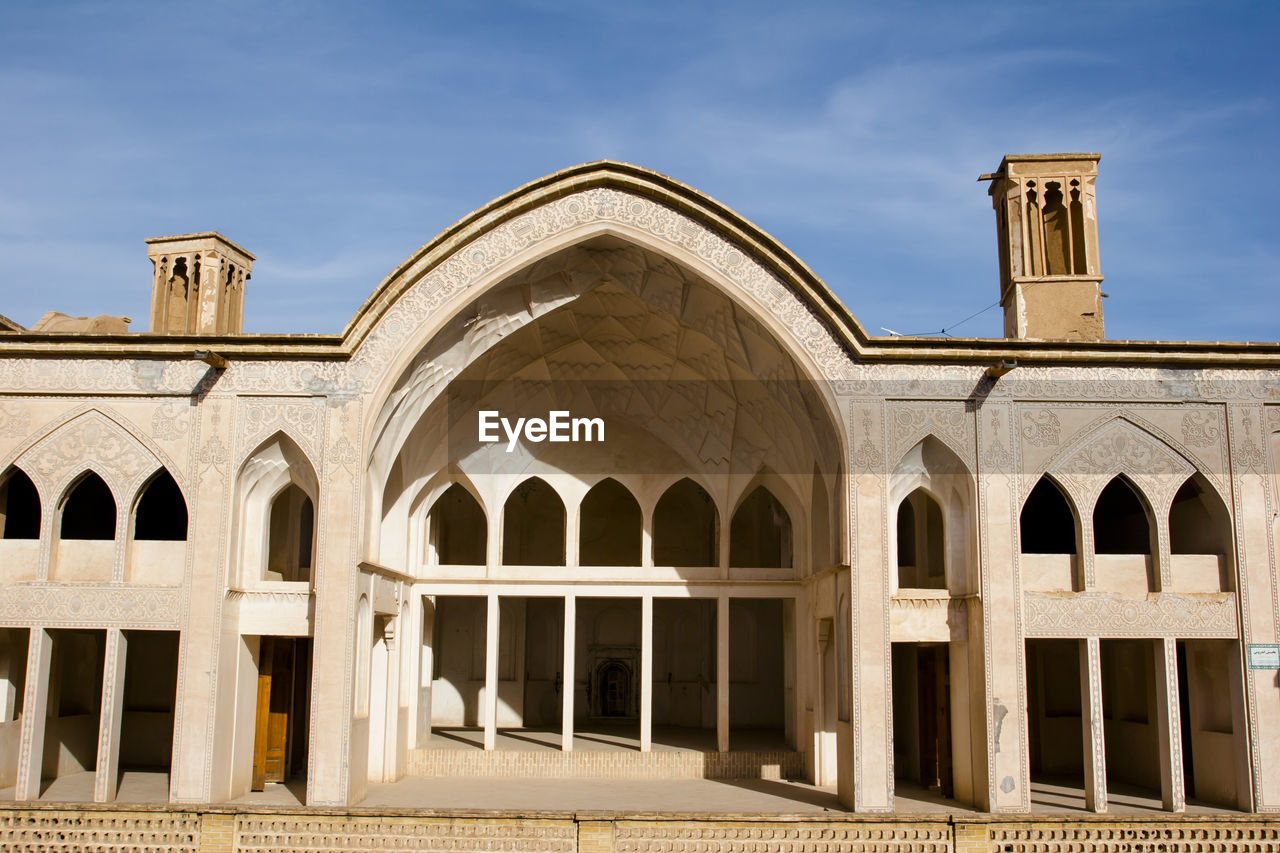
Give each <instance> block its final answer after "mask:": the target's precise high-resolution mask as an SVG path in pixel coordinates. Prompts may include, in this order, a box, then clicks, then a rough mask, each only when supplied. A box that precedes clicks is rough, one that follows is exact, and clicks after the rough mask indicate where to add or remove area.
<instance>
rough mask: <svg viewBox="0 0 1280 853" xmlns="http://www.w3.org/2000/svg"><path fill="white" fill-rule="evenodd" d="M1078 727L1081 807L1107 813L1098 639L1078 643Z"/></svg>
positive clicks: (1091, 638) (1105, 761) (1105, 757)
mask: <svg viewBox="0 0 1280 853" xmlns="http://www.w3.org/2000/svg"><path fill="white" fill-rule="evenodd" d="M1080 723H1081V725H1082V727H1083V731H1082V732H1081V740H1082V741H1083V742H1084V807H1085V808H1086V809H1088V810H1089V811H1091V812H1098V813H1102V812H1105V811H1106V810H1107V749H1106V746H1107V744H1106V731H1105V729H1104V728H1103V718H1102V655H1101V652H1100V646H1099V641H1098V638H1097V637H1090V638H1089V639H1087V640H1081V641H1080Z"/></svg>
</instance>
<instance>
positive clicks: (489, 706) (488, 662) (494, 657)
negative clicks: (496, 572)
mask: <svg viewBox="0 0 1280 853" xmlns="http://www.w3.org/2000/svg"><path fill="white" fill-rule="evenodd" d="M498 619H499V613H498V596H497V594H495V593H492V592H491V593H489V612H488V615H487V618H486V619H485V623H484V642H485V646H484V748H485V749H486V750H492V749H493V748H494V746H496V745H497V742H498Z"/></svg>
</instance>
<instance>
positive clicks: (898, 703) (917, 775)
mask: <svg viewBox="0 0 1280 853" xmlns="http://www.w3.org/2000/svg"><path fill="white" fill-rule="evenodd" d="M893 753H894V768H895V776H897V777H898V778H900V779H905V780H908V781H911V782H915V783H917V784H919V785H920V786H921V787H923V788H926V789H930V790H934V791H937V792H939V793H940V794H941V795H942V796H944V797H954V796H955V785H954V781H953V777H952V768H951V666H950V658H949V655H948V649H947V646H946V645H945V644H942V643H894V644H893Z"/></svg>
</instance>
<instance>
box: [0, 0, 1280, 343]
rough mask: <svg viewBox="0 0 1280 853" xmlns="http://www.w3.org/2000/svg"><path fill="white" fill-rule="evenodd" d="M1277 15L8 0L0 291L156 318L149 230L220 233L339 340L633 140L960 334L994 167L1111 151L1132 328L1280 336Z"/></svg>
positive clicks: (301, 325) (879, 295)
mask: <svg viewBox="0 0 1280 853" xmlns="http://www.w3.org/2000/svg"><path fill="white" fill-rule="evenodd" d="M1278 37H1280V5H1277V4H1275V3H1270V2H1257V3H1229V2H1217V3H1179V2H1101V3H1091V2H1084V3H1074V4H1069V5H1068V6H1062V5H1061V4H1042V3H981V4H963V3H936V4H931V3H892V4H875V5H873V4H860V3H853V2H834V3H793V4H784V3H778V2H771V3H754V2H724V3H719V2H683V3H663V2H649V3H637V4H631V3H622V2H603V0H602V1H601V2H584V3H571V2H564V3H561V2H551V0H529V2H502V3H498V2H493V3H483V2H456V3H455V2H419V3H407V2H406V3H379V2H364V3H359V4H355V3H350V4H336V3H322V2H300V0H298V2H287V1H286V2H269V0H268V2H240V0H210V2H204V3H200V4H185V3H178V2H167V3H140V2H137V3H135V2H85V3H63V2H56V0H55V2H42V3H26V2H12V0H10V2H6V3H5V4H4V5H3V6H0V116H2V118H0V164H2V165H0V313H3V314H6V315H8V316H10V317H12V318H13V319H15V320H17V321H18V322H20V323H23V324H27V325H29V324H31V323H33V322H35V321H36V320H37V319H38V318H39V317H40V316H41V315H42V314H43V313H44V312H45V311H46V310H50V309H56V310H60V311H64V312H66V313H69V314H77V315H85V314H97V313H114V314H128V315H130V316H132V317H133V318H134V319H135V323H134V326H133V328H134V329H135V330H145V328H146V322H147V321H146V317H147V305H148V299H149V291H150V264H149V262H148V261H147V259H146V249H145V246H144V244H143V242H142V240H143V238H145V237H150V236H156V235H160V234H174V233H183V232H190V231H202V230H218V231H221V232H223V233H224V234H226V235H227V236H228V237H230V238H231V239H232V240H235V241H237V242H238V243H240V244H241V245H243V246H245V247H246V248H248V249H249V250H250V251H252V252H254V253H255V254H256V255H257V256H258V261H257V263H256V265H255V267H254V275H253V280H252V281H251V282H250V285H249V289H248V295H247V298H246V321H245V323H246V331H255V332H256V331H264V332H265V331H286V332H337V331H340V330H341V328H342V327H343V326H344V325H345V324H346V322H347V321H348V320H349V319H350V317H351V315H352V314H353V313H354V311H355V310H356V308H357V307H358V306H359V305H360V303H361V302H363V301H364V299H365V298H366V297H367V296H368V295H369V294H370V292H371V291H372V290H373V288H374V286H375V285H376V284H377V283H378V282H379V281H380V280H381V279H382V278H383V277H384V276H385V275H386V274H387V273H388V272H390V270H391V269H392V268H394V267H395V266H396V265H397V264H398V263H399V262H400V261H401V260H403V259H404V258H405V257H406V256H408V255H409V254H410V253H411V252H413V251H414V250H415V249H416V248H417V247H418V246H420V245H421V244H423V243H425V242H426V241H427V240H429V239H430V238H431V237H432V236H434V235H435V234H436V233H437V232H439V231H440V230H442V229H443V228H445V227H447V226H448V225H449V224H450V223H452V222H454V221H455V220H457V219H459V218H461V217H462V216H464V215H465V214H466V213H468V212H469V211H471V210H473V209H474V208H476V207H479V206H480V205H482V204H484V203H485V202H487V201H489V200H490V199H492V198H494V197H496V196H498V195H501V194H503V193H504V192H506V191H508V190H510V189H513V188H515V187H516V186H518V185H520V184H523V183H525V182H527V181H529V180H532V179H534V178H536V177H539V176H541V175H544V174H547V173H549V172H553V171H555V170H557V169H560V168H563V167H565V166H569V165H572V164H574V163H579V162H583V161H588V160H596V159H600V158H605V157H608V158H615V159H620V160H627V161H630V162H633V163H637V164H640V165H642V166H645V167H648V168H652V169H656V170H658V171H661V172H665V173H666V174H669V175H671V176H672V177H674V178H676V179H678V180H680V181H683V182H685V183H687V184H690V185H692V186H694V187H696V188H698V189H700V190H702V191H704V192H706V193H708V194H710V195H712V196H713V197H715V198H717V199H719V200H720V201H722V202H724V203H725V204H727V205H729V206H730V207H732V208H734V209H735V210H737V211H738V212H739V213H741V214H742V215H744V216H746V217H747V218H748V219H751V220H752V221H754V222H755V223H757V224H758V225H760V226H761V227H763V228H764V229H765V230H767V231H769V232H770V233H772V234H773V235H774V236H775V237H776V238H778V239H779V240H781V241H782V242H783V243H784V244H785V245H786V246H788V247H789V248H790V249H792V250H793V251H794V252H795V253H796V254H798V255H799V257H800V258H801V259H802V260H804V261H805V262H806V263H808V264H809V265H810V266H811V267H812V268H813V269H814V271H815V272H817V274H818V275H819V276H821V277H822V278H823V279H824V280H825V281H826V282H827V284H828V285H829V286H830V287H831V288H832V289H833V290H834V291H835V292H836V294H837V295H839V296H840V297H841V299H843V300H844V301H845V303H846V304H847V305H848V306H849V307H850V309H851V310H852V311H853V313H854V314H855V315H856V316H857V317H858V318H859V319H860V320H861V321H862V322H863V324H864V325H865V326H867V328H868V329H870V330H871V331H873V332H875V333H880V332H879V329H880V327H882V326H887V327H889V328H892V329H895V330H897V331H899V332H903V333H908V334H911V333H924V332H936V331H938V330H940V329H943V328H950V327H952V326H953V325H954V324H955V323H956V322H957V321H959V320H961V319H962V318H964V317H965V316H967V315H969V314H971V313H973V312H974V311H978V310H979V309H982V308H984V307H986V306H988V305H990V304H991V303H992V302H994V301H995V299H996V297H997V290H998V282H997V271H996V250H995V227H994V216H993V214H992V212H991V207H990V202H989V200H988V198H987V196H986V186H985V185H984V184H979V183H977V182H976V180H975V179H976V178H977V176H978V175H979V174H980V173H982V172H988V171H991V170H992V169H994V168H995V167H996V165H997V164H998V163H999V161H1000V157H1001V156H1002V155H1003V154H1005V153H1009V152H1018V153H1023V152H1048V151H1100V152H1102V155H1103V159H1102V164H1101V172H1100V178H1099V183H1098V214H1099V227H1100V235H1101V236H1100V240H1101V255H1102V258H1101V260H1102V271H1103V273H1104V274H1105V275H1106V277H1107V280H1106V282H1105V283H1104V285H1103V289H1104V290H1106V291H1107V292H1108V293H1109V294H1111V296H1110V298H1109V299H1108V300H1107V301H1106V303H1105V310H1106V322H1107V333H1108V337H1112V338H1143V339H1146V338H1158V339H1218V340H1270V341H1274V340H1280V287H1278V286H1277V285H1278V284H1280V278H1278V275H1280V274H1278V273H1277V270H1280V248H1278V246H1280V241H1278V239H1277V235H1280V203H1278V202H1277V201H1276V199H1275V197H1274V196H1275V176H1274V173H1273V169H1272V167H1273V166H1274V165H1275V162H1276V158H1277V153H1278V152H1280V58H1277V57H1278V56H1280V51H1277V49H1276V43H1277V39H1278ZM999 315H1000V312H999V309H994V310H991V311H987V312H986V313H985V314H982V315H981V316H979V317H977V318H976V319H974V320H971V321H969V322H968V323H966V324H964V325H962V326H960V327H958V328H955V329H954V333H955V334H957V335H990V336H998V335H999V334H1000V328H1001V327H1000V316H999Z"/></svg>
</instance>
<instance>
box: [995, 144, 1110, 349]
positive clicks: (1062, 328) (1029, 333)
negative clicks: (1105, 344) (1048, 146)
mask: <svg viewBox="0 0 1280 853" xmlns="http://www.w3.org/2000/svg"><path fill="white" fill-rule="evenodd" d="M1101 158H1102V155H1100V154H1009V155H1006V156H1005V158H1004V159H1003V160H1001V161H1000V168H999V169H997V170H996V171H995V172H994V173H993V174H990V175H983V176H982V177H981V178H980V180H990V181H991V190H990V194H991V203H992V205H993V206H994V207H995V211H996V234H997V238H998V240H999V245H1000V304H1001V306H1003V308H1004V336H1005V337H1006V338H1034V339H1041V340H1077V341H1100V340H1102V339H1103V337H1104V335H1103V326H1102V287H1101V285H1102V273H1101V271H1100V269H1099V266H1098V215H1097V208H1096V206H1095V203H1094V182H1095V181H1096V180H1097V177H1098V161H1099V160H1100V159H1101Z"/></svg>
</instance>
